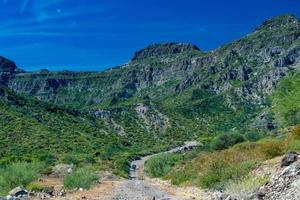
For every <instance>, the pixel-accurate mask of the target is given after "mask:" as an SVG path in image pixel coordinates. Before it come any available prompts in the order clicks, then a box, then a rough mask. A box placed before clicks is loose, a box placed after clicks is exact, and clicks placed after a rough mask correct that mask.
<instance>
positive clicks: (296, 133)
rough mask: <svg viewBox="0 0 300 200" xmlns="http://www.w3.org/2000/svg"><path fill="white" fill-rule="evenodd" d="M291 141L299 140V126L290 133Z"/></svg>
mask: <svg viewBox="0 0 300 200" xmlns="http://www.w3.org/2000/svg"><path fill="white" fill-rule="evenodd" d="M291 139H298V140H299V139H300V124H299V125H297V126H295V127H294V128H293V129H292V131H291Z"/></svg>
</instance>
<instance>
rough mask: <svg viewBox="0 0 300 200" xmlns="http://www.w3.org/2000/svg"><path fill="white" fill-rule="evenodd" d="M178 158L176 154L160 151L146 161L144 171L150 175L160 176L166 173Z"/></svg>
mask: <svg viewBox="0 0 300 200" xmlns="http://www.w3.org/2000/svg"><path fill="white" fill-rule="evenodd" d="M178 160H179V157H178V155H176V154H169V153H162V154H159V155H157V156H154V157H152V158H150V159H149V160H147V161H146V163H145V171H146V173H147V174H148V175H150V176H151V177H162V176H164V175H165V174H166V173H168V172H169V171H170V170H171V169H172V167H173V166H174V165H175V163H176V162H177V161H178Z"/></svg>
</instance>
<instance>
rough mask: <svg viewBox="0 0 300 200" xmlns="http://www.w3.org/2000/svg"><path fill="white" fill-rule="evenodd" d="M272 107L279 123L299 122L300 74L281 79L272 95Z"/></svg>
mask: <svg viewBox="0 0 300 200" xmlns="http://www.w3.org/2000/svg"><path fill="white" fill-rule="evenodd" d="M272 109H273V111H274V113H275V116H276V118H277V120H278V121H279V122H280V123H281V125H283V126H286V125H295V124H299V123H300V74H298V73H295V74H290V75H289V76H288V77H287V78H285V79H284V80H282V81H281V82H280V84H279V86H278V87H277V89H276V91H275V92H274V94H273V95H272Z"/></svg>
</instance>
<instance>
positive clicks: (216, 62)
mask: <svg viewBox="0 0 300 200" xmlns="http://www.w3.org/2000/svg"><path fill="white" fill-rule="evenodd" d="M299 24H300V22H299V20H298V19H297V18H296V17H294V16H292V15H284V16H280V17H275V18H273V19H270V20H268V21H266V22H264V23H263V24H262V25H261V26H259V27H258V28H257V29H256V30H255V31H254V32H253V33H250V34H248V35H247V36H245V37H243V38H241V39H240V40H237V41H234V42H232V43H230V44H227V45H225V46H222V47H220V48H218V49H216V50H214V51H211V52H202V51H200V50H199V49H198V48H197V47H195V46H193V45H187V44H176V43H166V44H156V45H152V46H150V47H147V48H145V49H143V50H141V51H139V52H137V53H136V54H135V56H134V57H133V59H132V60H131V61H130V62H129V63H128V64H126V65H123V66H120V67H116V68H113V69H110V70H107V71H105V72H100V73H88V72H86V73H76V72H48V71H41V72H35V73H21V74H18V75H16V77H15V78H14V79H12V80H11V81H9V87H10V88H11V89H13V90H15V91H16V92H19V93H25V94H29V95H32V96H35V97H37V98H39V99H42V100H46V101H50V102H53V103H57V104H61V105H67V106H71V107H73V108H85V109H88V110H94V111H95V110H98V111H99V112H100V113H105V116H103V115H101V117H104V118H109V120H111V119H113V120H114V121H115V122H116V124H117V126H118V127H119V128H117V129H120V130H122V131H121V132H125V134H126V133H127V132H128V131H129V130H128V123H127V124H125V122H124V120H126V119H124V120H123V119H118V118H120V117H119V113H118V112H116V110H117V111H120V110H122V113H123V114H124V115H126V116H127V117H126V118H128V117H129V118H130V117H131V118H133V119H132V120H133V121H135V122H134V123H135V124H140V128H141V131H146V132H151V133H157V132H158V130H159V131H161V130H166V131H167V132H174V129H173V127H174V126H176V125H177V128H176V129H180V128H178V127H185V128H183V129H184V130H182V133H187V132H194V133H195V135H197V136H199V135H201V134H203V133H209V132H211V133H214V132H226V131H229V130H230V129H232V128H240V129H243V130H245V129H250V130H252V129H254V130H257V129H258V130H260V131H268V130H271V129H273V128H274V127H276V126H277V125H276V124H273V123H275V122H273V120H272V113H271V112H270V109H269V103H268V101H269V99H268V96H270V95H271V93H272V91H273V89H274V87H275V86H276V85H277V84H278V82H279V81H280V80H281V79H282V78H283V77H285V76H286V75H287V74H288V73H289V72H290V71H293V70H294V68H297V67H298V64H299V55H300V28H299V27H300V25H299ZM139 105H143V106H144V109H146V110H147V115H150V116H141V114H140V113H139V112H137V108H138V107H139ZM99 112H98V113H99ZM260 115H263V116H266V119H263V120H257V117H259V116H260ZM162 116H163V117H162ZM162 118H164V119H162ZM167 121H168V122H167ZM261 121H264V123H262V122H261ZM165 123H168V125H166V124H165ZM149 124H150V126H154V127H156V128H157V127H160V128H159V129H156V128H151V127H150V128H149ZM151 124H152V125H151ZM162 124H165V125H166V126H164V125H162ZM196 124H197V126H196ZM193 127H195V128H193ZM138 128H139V127H137V126H133V127H132V129H138ZM126 129H127V130H126ZM123 130H124V131H123ZM130 131H131V130H130ZM130 131H129V132H130ZM128 134H129V133H128ZM192 135H193V134H192Z"/></svg>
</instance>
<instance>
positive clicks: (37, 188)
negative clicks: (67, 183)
mask: <svg viewBox="0 0 300 200" xmlns="http://www.w3.org/2000/svg"><path fill="white" fill-rule="evenodd" d="M26 188H27V189H28V190H29V191H35V192H41V191H43V190H44V188H45V187H44V186H43V185H40V184H39V183H35V182H32V183H29V184H28V185H27V187H26Z"/></svg>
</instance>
